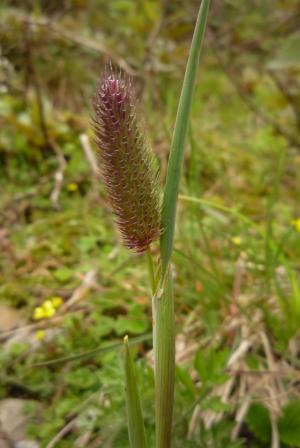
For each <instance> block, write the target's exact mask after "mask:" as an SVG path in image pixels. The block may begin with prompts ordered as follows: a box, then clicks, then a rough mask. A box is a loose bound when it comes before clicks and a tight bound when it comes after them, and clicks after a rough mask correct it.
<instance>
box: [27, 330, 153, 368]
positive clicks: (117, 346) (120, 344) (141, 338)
mask: <svg viewBox="0 0 300 448" xmlns="http://www.w3.org/2000/svg"><path fill="white" fill-rule="evenodd" d="M151 339H152V334H151V333H146V334H143V335H142V336H137V337H135V338H132V339H131V340H130V341H128V345H134V344H139V343H140V342H145V341H150V340H151ZM123 346H124V344H123V342H118V343H116V344H111V345H108V346H107V347H98V348H95V349H94V350H89V351H87V352H83V353H79V354H77V355H71V356H62V357H61V358H55V359H51V360H49V361H44V362H37V363H35V364H30V365H29V366H26V368H33V367H44V366H52V365H54V364H61V363H65V362H70V361H78V360H79V359H89V358H92V357H93V356H94V355H100V354H102V353H108V352H112V351H113V350H119V349H120V348H122V347H123Z"/></svg>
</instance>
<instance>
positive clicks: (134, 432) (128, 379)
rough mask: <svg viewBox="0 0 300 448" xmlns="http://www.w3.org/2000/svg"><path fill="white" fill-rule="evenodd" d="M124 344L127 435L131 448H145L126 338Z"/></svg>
mask: <svg viewBox="0 0 300 448" xmlns="http://www.w3.org/2000/svg"><path fill="white" fill-rule="evenodd" d="M124 344H125V383H126V388H125V391H126V408H127V420H128V434H129V440H130V446H131V448H145V447H146V436H145V428H144V422H143V415H142V407H141V401H140V396H139V392H138V388H137V381H136V374H135V369H134V364H133V361H132V358H131V355H130V351H129V346H128V336H126V337H125V338H124Z"/></svg>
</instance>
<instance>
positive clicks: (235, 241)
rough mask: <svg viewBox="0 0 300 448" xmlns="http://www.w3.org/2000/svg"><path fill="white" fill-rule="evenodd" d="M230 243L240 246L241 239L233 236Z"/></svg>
mask: <svg viewBox="0 0 300 448" xmlns="http://www.w3.org/2000/svg"><path fill="white" fill-rule="evenodd" d="M231 241H232V242H233V244H235V245H236V246H240V245H241V244H242V238H241V237H239V236H234V237H232V238H231Z"/></svg>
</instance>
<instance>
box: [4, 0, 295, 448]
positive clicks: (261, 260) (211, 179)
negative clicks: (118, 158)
mask: <svg viewBox="0 0 300 448" xmlns="http://www.w3.org/2000/svg"><path fill="white" fill-rule="evenodd" d="M0 3H1V5H0V42H1V63H0V83H1V86H0V87H1V88H0V125H1V133H0V191H1V194H0V252H1V257H0V278H1V280H0V302H1V306H2V305H4V304H5V305H8V306H10V307H12V308H15V309H16V310H17V311H18V313H20V319H21V322H22V325H23V324H35V323H37V322H36V321H34V320H32V316H33V313H34V309H35V308H36V307H37V306H40V305H41V304H42V303H43V302H44V301H45V300H47V299H49V298H51V297H54V296H57V295H58V296H61V297H62V299H63V301H64V302H67V301H68V300H69V299H70V297H71V296H72V294H73V292H74V291H75V290H76V288H78V287H80V286H81V285H82V282H83V279H84V276H85V274H86V273H88V272H89V271H90V270H92V269H93V270H94V269H96V270H97V280H96V282H95V285H94V286H93V287H92V288H91V289H90V290H89V291H88V292H87V294H86V296H85V297H83V298H82V300H81V301H80V302H78V303H77V304H76V306H74V307H72V308H71V309H69V310H68V311H67V313H66V314H65V315H64V316H63V317H62V318H61V320H60V321H59V323H57V324H55V325H54V324H53V323H52V321H51V320H49V321H48V320H46V321H44V323H43V322H41V323H40V322H39V324H41V325H43V326H45V332H46V335H47V336H50V335H51V336H50V337H49V339H47V338H46V339H44V340H41V341H37V339H36V335H35V331H33V332H32V333H31V336H32V340H33V341H34V344H36V345H34V348H33V347H31V346H30V345H29V343H28V342H27V341H25V343H23V342H22V343H21V344H20V343H19V342H18V343H17V344H15V345H12V346H11V347H10V349H9V350H7V349H6V346H5V340H4V338H3V336H2V334H1V338H2V339H1V344H2V343H3V350H1V353H0V364H1V378H0V383H1V386H0V394H1V398H8V397H23V398H25V399H26V398H29V399H32V398H33V399H34V400H36V401H37V402H38V403H39V404H42V411H41V412H40V415H41V422H39V423H38V424H37V423H36V422H35V421H34V422H33V423H32V424H31V428H30V434H31V435H32V437H33V438H36V439H37V440H38V441H39V442H40V444H41V446H42V447H43V446H46V445H47V444H48V443H49V442H50V441H51V439H53V438H54V437H55V436H56V435H57V434H58V433H59V431H61V429H62V428H63V427H65V425H66V424H67V423H68V422H69V421H70V420H71V419H72V418H76V419H77V420H76V429H74V431H72V432H71V433H69V434H67V435H66V436H65V437H64V438H63V439H62V440H60V441H59V444H58V446H60V447H62V448H64V447H65V448H71V447H74V446H76V445H75V443H77V442H76V441H77V440H78V439H79V437H80V436H81V435H82V433H84V432H85V431H86V429H87V428H88V429H90V430H91V440H90V442H89V443H90V444H91V446H92V444H96V443H97V437H99V438H101V441H102V442H103V446H106V447H110V446H113V447H116V448H128V447H129V445H128V434H127V428H126V418H125V400H124V397H123V394H124V390H123V389H124V387H123V384H124V374H123V368H122V365H121V362H120V352H119V350H120V338H121V337H123V336H124V334H125V333H129V334H130V336H134V335H139V334H141V333H142V334H144V333H145V332H148V331H149V330H150V328H151V303H150V300H149V286H148V280H147V272H146V269H145V266H144V260H143V259H141V258H139V257H128V254H127V253H126V252H125V251H124V250H123V249H122V248H120V247H119V244H118V241H117V238H116V234H115V231H114V228H113V222H112V218H111V216H110V214H109V213H108V212H107V209H106V204H105V199H104V195H103V190H102V187H101V185H100V182H99V181H98V180H97V179H94V177H93V174H92V171H91V168H90V165H89V163H88V161H87V159H86V157H85V155H84V152H83V149H82V147H81V143H80V139H79V136H80V134H82V133H87V134H88V133H89V126H90V125H89V117H90V110H89V106H88V104H90V98H91V95H92V92H93V91H94V86H95V82H96V79H97V78H98V75H99V71H100V70H101V67H102V64H103V61H104V59H105V58H106V57H109V58H110V57H112V59H113V61H114V62H117V61H119V62H120V64H121V66H122V67H123V68H125V69H126V70H128V71H129V72H134V74H137V75H138V76H134V77H133V79H134V83H135V84H136V88H137V91H138V95H140V94H141V98H142V100H143V105H144V112H143V115H144V116H145V118H146V123H147V128H148V130H149V134H150V140H151V144H152V146H153V148H154V150H155V153H156V154H157V156H158V161H159V164H160V167H161V177H162V179H163V178H164V177H165V174H166V159H167V150H168V148H169V145H170V135H171V134H172V127H173V123H174V119H175V115H176V108H177V103H178V92H179V91H180V83H181V80H182V76H183V72H184V65H185V61H186V60H187V52H188V46H189V43H190V39H191V34H192V28H193V25H194V21H195V17H196V9H197V7H198V4H196V3H195V2H194V1H186V2H182V1H179V0H176V1H174V2H159V1H156V0H155V1H148V0H142V1H139V2H134V1H132V0H126V1H113V2H103V1H102V0H101V1H97V2H89V1H87V0H80V1H72V2H69V1H68V2H66V1H60V2H57V1H56V2H44V1H41V2H34V6H33V3H32V2H23V3H24V4H22V5H20V6H18V8H16V4H17V2H15V1H14V2H13V1H10V0H5V1H4V2H0ZM171 3H172V4H171ZM298 3H299V2H298V0H289V1H288V2H285V4H284V5H283V3H282V1H280V0H274V1H270V2H241V1H240V0H230V1H225V2H220V4H219V5H218V7H216V6H215V2H212V9H211V15H210V17H209V35H208V39H207V41H206V45H207V46H206V48H205V51H204V52H203V59H202V63H203V70H201V75H200V78H199V80H198V79H197V80H196V89H195V93H194V101H193V105H192V111H191V117H192V118H191V124H190V127H189V131H188V138H187V146H186V154H185V158H184V160H183V169H182V173H183V182H182V183H181V186H180V191H179V202H178V223H177V226H176V227H177V228H176V232H175V235H174V237H175V238H174V249H175V250H174V253H173V259H174V265H175V269H174V277H175V282H174V283H175V291H174V292H175V309H176V316H177V322H176V326H177V328H176V331H177V334H178V335H179V338H178V339H179V344H178V355H179V356H180V357H181V362H183V364H180V367H177V370H176V404H175V409H174V416H175V424H174V427H173V436H174V437H173V439H174V447H177V446H178V447H180V448H181V447H187V448H188V447H202V448H206V447H207V446H213V447H216V448H217V447H220V448H221V447H222V448H230V447H232V448H233V447H243V446H244V447H245V446H251V448H264V447H265V446H270V432H269V418H268V415H267V412H268V411H267V410H266V409H267V408H266V403H264V398H263V397H264V396H265V395H264V394H261V395H259V396H255V397H254V399H255V400H258V401H257V402H256V403H255V405H252V406H251V408H250V411H249V413H248V416H247V418H246V425H243V426H242V429H241V433H240V434H239V436H238V439H237V440H235V441H232V440H231V434H232V431H233V428H234V425H235V422H234V417H235V412H236V410H237V409H238V408H239V404H240V402H239V401H238V402H236V400H235V398H236V396H237V395H238V393H239V392H240V389H239V387H240V385H241V384H242V383H243V381H241V380H242V379H243V376H236V377H234V389H233V398H232V400H231V397H230V399H229V402H228V403H226V404H224V403H222V402H221V401H220V398H219V396H218V394H217V391H218V388H219V387H221V386H222V385H224V384H225V382H226V380H227V379H228V378H229V377H230V378H231V374H229V373H227V374H225V373H224V368H225V366H226V362H227V361H228V358H229V356H230V354H231V353H233V352H234V351H235V350H236V348H237V347H238V345H239V343H240V342H241V340H242V339H244V338H245V335H246V338H248V336H249V340H250V341H252V338H253V339H254V340H255V341H256V342H255V344H254V345H253V346H252V347H251V349H250V352H249V353H247V354H246V355H245V357H244V364H243V365H244V366H247V368H248V369H249V370H255V371H257V373H256V374H255V380H254V381H255V384H257V385H261V386H262V387H263V385H264V384H266V383H267V385H268V387H272V386H270V383H269V382H268V381H266V383H265V381H263V380H262V378H261V377H260V373H259V371H260V370H263V369H268V361H267V359H266V355H265V351H264V349H263V347H262V345H261V343H260V342H259V333H260V331H261V330H263V331H265V333H266V335H267V337H268V339H269V342H270V346H271V350H272V352H273V357H274V360H275V364H276V368H275V369H276V370H279V371H280V372H279V373H280V374H282V375H279V376H278V381H280V382H281V384H282V387H283V391H284V392H286V396H285V398H286V399H287V400H290V402H289V401H288V402H287V405H286V406H284V408H283V409H282V416H280V417H279V418H278V420H277V426H278V429H279V434H280V437H281V443H282V444H283V445H287V446H298V445H299V441H298V440H297V437H298V426H299V424H298V420H297V413H299V410H298V408H299V406H298V402H297V396H298V394H299V385H298V383H297V381H295V379H294V373H293V372H295V371H296V370H297V369H298V368H299V366H298V363H299V361H298V359H297V353H296V351H295V347H297V344H298V339H297V337H298V335H297V330H298V328H299V279H298V271H299V259H300V258H299V257H300V244H299V229H300V224H299V226H298V225H297V222H298V221H297V220H298V219H299V218H300V216H299V207H298V205H299V204H298V203H299V195H300V190H299V185H300V177H299V176H300V174H299V173H300V170H299V167H300V164H299V163H300V162H299V126H298V124H297V120H298V119H299V68H298V65H299V62H298V59H297V55H298V52H297V49H298V41H299V31H298V28H299V26H298V22H299V20H298V12H297V11H298ZM28 17H29V18H30V21H29V22H30V23H31V22H32V25H30V27H29V28H30V30H29V31H30V32H29V38H30V42H31V50H32V61H31V62H32V67H33V68H34V69H35V73H36V78H37V80H38V84H39V86H40V92H41V97H42V102H43V107H44V112H45V122H46V127H47V132H48V136H49V138H50V140H51V141H52V142H53V143H54V144H55V148H58V149H59V151H60V154H62V155H63V156H64V158H65V161H66V168H65V171H64V175H63V182H62V188H61V191H60V195H59V200H58V204H57V207H54V206H53V203H52V201H51V193H52V191H53V189H54V186H55V180H54V176H55V174H56V172H57V170H58V169H59V159H58V157H57V154H56V153H55V151H54V148H53V147H51V145H48V144H47V142H46V141H45V135H44V133H43V130H42V127H41V122H40V109H39V104H38V96H37V91H36V86H35V84H34V82H33V79H32V77H31V76H29V74H30V66H29V65H30V58H29V57H28V45H27V43H26V36H27V34H26V29H25V28H26V24H28V23H29V22H28V20H27V19H28ZM44 20H45V22H43V21H44ZM160 20H161V21H160ZM43 23H47V26H45V25H43ZM274 30H276V32H274ZM27 31H28V30H27ZM71 184H73V186H72V187H70V185H71ZM74 184H75V188H74ZM72 188H73V190H72ZM153 253H154V255H155V257H156V255H157V248H155V247H154V248H153ZM238 260H239V261H242V265H243V269H244V271H243V274H242V277H241V284H240V291H239V294H237V297H235V300H236V302H235V301H234V299H233V297H234V293H233V290H234V285H235V284H236V283H235V281H236V278H237V262H238ZM155 267H156V266H155ZM235 305H236V308H234V306H235ZM232 309H233V312H232ZM1 313H2V312H1ZM236 325H237V326H236ZM49 330H50V331H49ZM52 330H53V332H52ZM51 332H52V333H51ZM182 336H184V340H185V341H186V342H185V345H184V347H183V349H181V342H180V341H181V337H182ZM147 337H148V339H147V338H146V339H144V338H142V340H139V342H138V343H137V344H136V345H135V346H134V347H135V348H134V349H133V350H134V354H135V355H136V356H135V357H136V359H137V363H136V371H137V372H136V373H137V377H138V382H139V386H140V391H141V399H142V402H143V411H144V412H143V414H144V420H145V427H146V432H147V439H148V440H149V446H153V445H154V419H153V415H154V409H153V395H154V388H153V382H154V378H153V369H152V367H151V362H149V361H148V359H149V358H151V355H149V353H148V352H149V351H150V350H151V343H150V340H149V335H148V336H147ZM22 338H23V339H24V340H25V339H26V338H25V336H24V337H23V336H22ZM130 339H131V340H133V337H130ZM198 345H199V347H198ZM29 347H30V348H29ZM195 347H196V348H195ZM197 347H198V348H197ZM203 347H205V348H203ZM1 348H2V347H1ZM94 349H95V351H93V350H94ZM195 350H196V352H198V354H196V355H195V354H194V353H195ZM86 352H88V355H86V356H77V355H81V354H84V353H86ZM56 358H59V359H60V360H61V361H60V362H57V363H52V364H51V363H49V364H45V365H42V364H43V363H46V362H49V361H53V360H55V359H56ZM66 358H67V359H66ZM62 359H65V361H64V362H62ZM182 360H183V361H182ZM36 364H39V366H35V367H33V365H36ZM283 366H284V367H283ZM236 368H237V367H236ZM245 369H246V367H245ZM285 369H287V371H286V370H285ZM285 372H286V375H285ZM262 375H263V378H265V377H266V376H267V375H268V374H262ZM247 378H248V377H247ZM249 378H250V380H249V382H250V384H251V379H252V378H253V377H252V376H250V377H249ZM256 378H257V381H256ZM276 381H277V378H276ZM247 393H250V394H251V389H250V391H249V390H247ZM274 393H275V395H276V394H277V391H275V392H274ZM235 394H236V395H235ZM240 398H241V402H242V400H243V395H242V396H241V397H240ZM197 404H199V406H200V411H201V412H200V416H199V419H198V420H197V421H196V422H195V427H194V430H195V432H194V433H193V434H191V435H190V438H189V440H188V437H187V434H188V430H189V426H190V424H191V419H192V416H193V412H194V409H195V406H196V405H197ZM212 410H214V411H216V413H217V415H218V416H220V415H221V416H222V418H221V421H220V422H219V423H215V424H213V425H212V427H211V428H209V429H208V428H207V427H206V426H205V425H204V423H203V420H204V417H205V415H206V412H211V411H212ZM30 412H31V411H30ZM32 413H33V414H34V411H33V409H32ZM87 445H88V444H87Z"/></svg>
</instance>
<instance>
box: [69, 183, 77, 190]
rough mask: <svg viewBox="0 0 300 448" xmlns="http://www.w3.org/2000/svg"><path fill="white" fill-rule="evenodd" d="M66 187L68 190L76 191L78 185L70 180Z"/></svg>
mask: <svg viewBox="0 0 300 448" xmlns="http://www.w3.org/2000/svg"><path fill="white" fill-rule="evenodd" d="M67 189H68V191H71V192H73V191H77V190H78V185H77V184H76V183H75V182H71V183H70V184H68V185H67Z"/></svg>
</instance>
